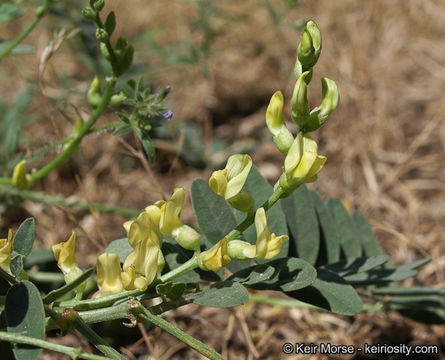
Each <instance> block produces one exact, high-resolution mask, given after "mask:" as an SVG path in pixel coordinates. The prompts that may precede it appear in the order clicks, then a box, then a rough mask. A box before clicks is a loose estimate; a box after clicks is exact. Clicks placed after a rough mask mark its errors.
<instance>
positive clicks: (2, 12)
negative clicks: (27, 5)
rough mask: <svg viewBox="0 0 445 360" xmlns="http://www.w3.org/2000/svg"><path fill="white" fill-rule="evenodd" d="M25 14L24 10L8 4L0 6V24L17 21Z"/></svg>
mask: <svg viewBox="0 0 445 360" xmlns="http://www.w3.org/2000/svg"><path fill="white" fill-rule="evenodd" d="M24 13H25V11H24V10H22V9H20V8H18V7H17V6H14V5H12V4H9V3H4V4H1V5H0V24H2V23H5V22H8V21H11V20H14V19H17V18H18V17H20V16H22V15H23V14H24Z"/></svg>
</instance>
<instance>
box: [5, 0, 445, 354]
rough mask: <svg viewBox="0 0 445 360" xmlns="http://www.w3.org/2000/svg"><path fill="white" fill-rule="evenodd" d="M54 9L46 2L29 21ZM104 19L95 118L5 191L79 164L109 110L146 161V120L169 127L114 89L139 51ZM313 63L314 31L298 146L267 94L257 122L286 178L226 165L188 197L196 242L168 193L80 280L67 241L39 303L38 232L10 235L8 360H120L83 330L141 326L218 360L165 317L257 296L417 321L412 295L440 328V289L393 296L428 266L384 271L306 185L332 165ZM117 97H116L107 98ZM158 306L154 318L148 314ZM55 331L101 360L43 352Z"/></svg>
mask: <svg viewBox="0 0 445 360" xmlns="http://www.w3.org/2000/svg"><path fill="white" fill-rule="evenodd" d="M49 4H50V2H49V1H45V5H44V7H43V8H40V9H39V10H38V13H37V15H38V17H37V19H40V17H41V16H42V15H43V13H44V12H46V11H47V9H48V6H49ZM103 7H104V2H103V0H91V1H90V7H86V8H84V9H83V15H84V16H85V17H86V18H87V19H90V20H92V21H93V22H95V23H96V25H97V33H96V36H97V39H98V41H99V43H100V45H99V46H100V50H101V52H102V54H103V56H104V58H105V59H107V60H108V61H109V65H110V68H111V73H110V77H109V78H106V79H105V82H106V88H105V91H104V92H102V91H101V81H100V80H99V78H98V77H95V78H94V80H93V81H92V84H91V86H90V89H89V91H88V94H87V96H88V101H89V103H90V105H91V107H92V109H93V112H92V115H91V116H90V118H89V119H88V120H87V121H86V122H84V121H83V120H82V119H80V120H79V121H77V122H76V125H75V127H74V129H73V135H72V137H70V138H69V139H68V140H67V141H66V143H65V144H64V149H63V150H62V152H61V153H60V154H59V155H58V156H57V157H56V158H55V159H54V160H53V161H52V162H50V163H49V164H47V165H46V166H44V167H43V168H41V169H40V170H37V171H36V172H34V173H32V174H28V173H26V167H25V162H24V161H21V162H19V163H18V164H17V165H16V166H15V169H14V171H13V174H12V177H11V178H3V180H2V181H3V183H4V184H7V185H11V186H12V187H15V188H18V189H21V190H26V189H28V188H30V187H32V186H33V184H34V182H35V181H36V180H39V179H40V178H42V177H44V176H46V175H47V174H48V173H49V172H50V171H52V170H53V169H54V168H56V167H57V166H59V165H60V164H61V163H62V162H64V161H65V160H67V159H68V158H69V157H70V156H73V154H74V152H75V150H76V149H77V147H78V146H79V145H80V143H81V140H82V138H83V137H84V136H86V135H87V134H88V133H90V132H91V131H92V130H94V128H93V127H92V126H93V125H94V123H95V121H96V120H97V119H98V117H99V116H100V115H101V114H102V113H103V111H104V110H105V109H106V108H107V107H108V106H109V105H117V104H121V103H124V104H126V105H127V108H126V109H127V110H130V111H128V112H127V113H120V114H119V116H120V118H121V122H120V123H119V124H117V125H116V124H113V126H114V127H117V128H118V129H117V133H118V134H119V133H124V132H126V131H134V132H135V134H136V135H137V137H138V138H139V139H140V141H141V142H142V145H143V147H144V149H145V151H146V153H147V156H148V157H153V156H154V152H153V146H152V144H151V141H150V138H149V136H148V130H149V129H150V127H151V126H152V124H151V123H150V122H147V121H146V120H147V118H153V117H156V116H161V117H162V118H164V119H169V118H171V116H172V113H171V112H169V111H167V112H166V111H165V109H163V108H162V106H161V105H160V102H161V101H162V100H163V98H164V97H165V96H166V95H167V93H168V88H166V89H164V91H163V92H161V93H160V94H156V95H154V94H150V92H149V91H148V90H147V89H145V87H144V84H143V82H142V81H139V82H138V84H137V85H136V84H135V83H134V82H132V81H129V82H126V83H125V82H123V81H120V80H118V78H119V77H120V76H121V75H122V74H124V73H125V72H126V71H127V70H128V69H129V68H130V66H131V63H132V57H133V52H134V49H133V47H132V46H131V45H129V44H128V43H127V41H126V40H125V39H123V38H119V39H118V40H117V42H116V43H115V45H112V43H111V42H110V36H111V35H112V33H113V31H114V29H115V25H116V20H115V15H114V13H112V12H111V13H110V14H108V16H107V17H106V20H105V22H102V20H101V16H100V15H101V11H102V9H103ZM31 30H32V29H31ZM320 53H321V34H320V31H319V29H318V27H317V25H316V24H315V23H314V22H312V21H309V22H308V23H307V24H306V27H305V28H304V32H303V35H302V38H301V41H300V44H299V45H298V50H297V59H296V64H295V80H296V82H295V87H294V91H293V95H292V97H291V100H290V107H291V108H290V110H291V111H290V113H291V119H292V121H293V122H294V123H295V124H296V125H297V126H298V132H297V133H296V134H293V133H292V132H291V131H290V130H289V128H288V126H287V125H286V121H285V119H284V116H283V107H284V96H283V94H282V93H281V92H280V91H277V92H275V94H273V96H272V98H271V100H270V103H269V106H268V108H267V111H266V114H265V118H266V125H267V127H268V129H269V131H270V133H271V134H272V137H273V141H274V142H275V144H276V146H277V148H278V150H279V151H280V152H281V153H283V172H282V174H281V176H280V177H279V179H277V181H276V183H275V185H274V186H273V187H272V186H270V185H269V183H268V182H267V181H266V180H265V179H264V177H263V176H262V175H261V174H260V172H259V171H258V169H257V168H256V166H255V165H254V164H253V161H252V159H251V158H250V156H249V155H247V154H234V155H232V156H230V157H229V158H228V160H227V163H226V166H225V168H224V169H221V170H216V171H214V172H213V174H212V175H211V176H210V178H209V179H208V180H203V179H197V180H195V181H194V182H193V183H192V185H191V189H190V196H191V201H192V205H193V209H194V213H195V216H196V221H197V224H198V228H197V229H194V228H193V227H191V226H189V225H187V224H184V223H183V221H182V220H181V211H182V208H183V205H184V201H185V197H186V190H185V189H184V188H175V189H174V191H173V194H172V195H171V197H170V198H169V199H165V200H164V199H161V200H159V201H157V202H155V203H154V204H150V205H148V206H147V207H146V208H145V209H144V210H143V211H142V212H140V213H138V214H136V216H129V217H132V218H133V219H132V220H129V221H127V222H125V223H124V224H123V227H124V228H125V230H126V233H127V237H126V238H124V239H118V240H114V241H112V242H111V243H110V244H109V246H108V247H107V248H106V250H105V252H104V253H103V254H100V255H99V256H98V257H97V261H96V266H95V267H94V268H91V269H88V270H82V269H81V268H80V267H79V265H78V263H77V261H76V255H75V244H76V233H75V231H73V232H72V234H71V236H70V237H69V239H68V240H67V241H65V242H61V243H59V244H56V245H54V246H53V247H52V250H53V253H54V257H55V259H56V261H57V265H58V267H59V268H60V270H61V271H62V273H63V276H64V280H65V283H66V284H65V285H63V286H62V287H60V288H57V289H54V290H52V291H48V292H46V293H45V294H44V295H43V296H42V295H41V291H40V290H41V289H39V288H37V286H36V285H35V284H34V283H33V282H32V281H29V280H28V270H29V266H28V265H27V259H29V257H32V256H33V251H32V248H33V243H34V227H35V223H34V219H33V218H29V219H27V220H25V221H24V222H23V223H22V225H21V226H20V227H19V229H18V230H17V231H16V232H14V231H12V230H10V231H9V233H8V237H7V238H5V239H0V276H1V277H2V278H3V279H5V280H6V281H7V284H8V292H7V294H6V296H5V297H4V304H5V305H4V308H3V309H2V311H3V312H4V315H5V318H6V324H7V325H6V328H7V331H0V339H1V340H5V341H8V342H10V343H12V344H15V345H14V346H13V352H14V355H15V357H16V359H18V360H22V359H37V358H38V357H39V355H40V353H41V348H47V349H51V350H54V351H58V352H61V353H64V354H67V355H70V356H71V357H73V358H76V357H77V358H85V359H110V358H111V359H123V356H122V355H121V354H120V353H119V352H118V351H117V350H116V349H114V348H113V347H112V346H111V345H110V344H108V343H107V341H106V340H105V339H103V338H102V337H100V336H99V335H98V334H97V333H96V332H95V331H94V330H93V329H92V328H91V327H90V325H91V324H94V323H98V322H105V321H110V320H115V319H123V320H124V325H125V326H128V327H133V326H136V325H137V323H138V322H143V321H148V322H150V323H152V324H154V325H155V326H157V327H160V328H161V329H163V330H165V331H167V332H168V333H170V334H171V335H173V336H175V337H176V338H178V339H179V340H181V341H183V342H184V343H186V344H187V345H188V346H190V347H192V348H193V349H195V350H196V351H198V352H199V353H201V354H202V355H204V356H206V357H207V358H209V359H223V357H222V355H220V354H219V353H218V352H217V351H215V350H213V349H211V348H209V347H208V346H207V345H205V344H203V343H202V342H200V341H199V340H197V339H195V338H194V337H192V336H190V335H188V334H187V333H185V332H183V331H182V330H180V329H179V328H177V327H175V326H174V325H172V324H170V323H169V322H167V321H166V320H165V319H164V318H163V317H161V316H160V314H161V313H162V312H165V311H167V310H170V309H176V308H178V307H180V306H183V305H185V304H189V303H195V304H199V305H202V306H211V307H234V306H239V305H242V304H244V303H245V302H246V301H248V300H249V299H250V300H256V301H261V299H263V300H264V298H262V296H264V295H261V294H258V293H256V292H255V293H254V292H249V291H248V290H249V289H253V290H269V291H275V292H276V293H281V294H283V295H285V296H287V297H288V298H290V299H289V300H288V301H290V303H291V304H293V305H294V306H299V305H301V304H302V303H306V304H309V306H311V307H312V308H314V309H319V310H320V309H323V310H328V311H331V312H334V313H337V314H344V315H354V314H357V313H359V312H360V311H362V310H363V309H365V308H366V305H367V304H368V303H367V302H365V303H364V302H363V301H362V298H365V299H367V300H372V301H375V302H382V303H383V304H384V307H385V309H393V310H397V311H400V312H401V313H405V314H410V315H411V316H412V317H415V315H416V311H419V309H418V308H417V307H416V305H418V302H419V299H412V298H411V297H410V296H411V295H412V294H413V291H414V293H415V295H418V294H423V297H422V300H423V301H425V302H426V303H427V304H428V305H425V306H424V307H423V308H422V309H421V311H422V312H427V313H429V314H432V315H434V316H435V319H438V320H437V322H442V323H443V322H444V321H445V314H444V301H443V294H444V292H443V289H429V288H417V289H415V290H412V289H406V288H404V287H401V286H398V285H396V283H397V282H398V281H401V280H404V279H406V278H408V277H412V276H415V275H416V273H417V269H418V268H419V267H420V266H422V265H423V264H425V263H427V262H428V261H429V260H430V259H423V260H419V261H416V262H414V263H411V264H407V265H402V266H398V267H396V266H394V265H392V264H391V262H390V261H389V256H388V255H387V254H386V253H385V251H384V250H383V249H382V248H381V247H380V246H379V244H378V242H377V239H376V237H375V235H374V232H373V230H372V228H371V226H370V224H369V223H368V222H367V220H366V219H365V218H364V217H363V215H361V214H359V213H353V214H350V213H349V212H348V211H347V210H346V208H345V207H344V206H343V204H342V202H341V201H339V200H338V199H329V200H328V201H326V202H323V201H322V199H321V198H320V196H319V195H318V194H317V193H316V192H315V191H313V190H309V189H308V188H307V187H306V185H305V184H306V183H311V182H314V181H315V180H316V179H317V176H318V173H319V172H320V171H321V170H322V168H323V166H324V164H325V162H326V160H327V159H326V157H325V156H323V155H319V154H318V146H317V143H316V141H315V140H314V139H313V138H312V137H311V135H310V134H309V133H310V132H313V131H315V130H317V129H319V128H320V127H321V126H322V125H323V124H324V123H325V122H326V120H327V118H328V117H329V115H330V114H331V113H332V111H334V110H335V108H336V107H337V105H338V103H339V94H338V90H337V87H336V85H335V82H334V81H332V80H330V79H328V78H323V79H322V101H321V104H320V105H319V106H318V107H315V108H313V109H312V110H311V108H310V105H309V101H308V97H307V91H308V85H309V84H310V82H311V79H312V72H313V67H314V66H315V65H316V63H317V60H318V58H319V56H320ZM2 56H3V55H2ZM0 58H1V57H0ZM117 85H119V87H120V90H119V91H115V86H117ZM147 102H148V103H149V104H150V106H147ZM131 215H133V214H131ZM94 272H96V277H94V275H93V274H94ZM204 281H205V282H204ZM209 282H210V284H209ZM357 289H359V291H358V290H357ZM416 291H417V293H416ZM359 292H360V295H359ZM425 294H427V295H425ZM388 296H390V297H389V298H388ZM155 298H157V299H159V301H161V305H162V306H153V305H151V304H150V303H149V302H147V301H146V300H148V299H155ZM273 299H276V298H273V297H272V298H270V302H272V303H273V301H274V300H273ZM52 329H60V330H61V332H62V334H66V333H67V332H68V331H72V330H73V329H75V330H77V331H78V332H80V333H81V334H82V335H83V336H84V337H85V338H87V339H88V340H89V341H90V342H91V343H92V344H93V345H94V346H95V347H96V348H97V349H98V350H99V351H100V352H101V353H102V354H103V355H104V356H101V355H95V354H91V353H87V352H85V351H83V350H81V349H76V348H71V347H67V346H63V345H59V344H54V343H51V342H48V341H45V332H46V331H48V330H52ZM23 344H27V345H32V346H31V347H29V346H23Z"/></svg>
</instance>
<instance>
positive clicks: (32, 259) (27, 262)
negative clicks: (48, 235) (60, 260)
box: [23, 248, 54, 268]
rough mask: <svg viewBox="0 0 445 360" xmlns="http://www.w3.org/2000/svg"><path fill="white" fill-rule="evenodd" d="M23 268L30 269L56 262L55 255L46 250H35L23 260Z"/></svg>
mask: <svg viewBox="0 0 445 360" xmlns="http://www.w3.org/2000/svg"><path fill="white" fill-rule="evenodd" d="M23 260H24V261H23V266H24V267H25V268H30V267H32V266H34V265H41V264H46V263H49V262H53V261H54V253H53V252H52V251H51V250H49V249H45V248H35V249H33V250H32V251H31V253H30V254H29V255H28V256H27V257H26V258H24V259H23Z"/></svg>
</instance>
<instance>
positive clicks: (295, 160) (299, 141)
mask: <svg viewBox="0 0 445 360" xmlns="http://www.w3.org/2000/svg"><path fill="white" fill-rule="evenodd" d="M302 155H303V135H302V133H301V132H299V133H298V135H297V136H296V137H295V140H294V142H293V143H292V145H291V147H290V148H289V151H288V153H287V156H286V158H285V159H284V171H285V173H286V174H291V173H292V171H293V170H294V169H295V168H296V167H297V166H298V164H299V163H300V160H301V157H302Z"/></svg>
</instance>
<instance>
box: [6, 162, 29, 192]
mask: <svg viewBox="0 0 445 360" xmlns="http://www.w3.org/2000/svg"><path fill="white" fill-rule="evenodd" d="M25 164H26V160H22V161H20V162H19V163H18V164H17V165H16V166H15V168H14V172H13V173H12V181H11V182H12V185H14V186H16V187H18V188H19V189H28V188H30V187H31V185H32V184H31V181H30V180H29V179H28V176H27V174H26V168H25Z"/></svg>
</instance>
